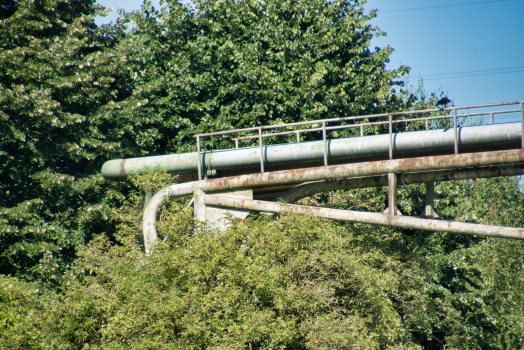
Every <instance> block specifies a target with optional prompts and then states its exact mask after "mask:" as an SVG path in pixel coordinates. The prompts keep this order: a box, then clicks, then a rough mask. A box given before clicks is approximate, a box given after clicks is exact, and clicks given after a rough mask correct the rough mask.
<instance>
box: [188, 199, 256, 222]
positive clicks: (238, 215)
mask: <svg viewBox="0 0 524 350" xmlns="http://www.w3.org/2000/svg"><path fill="white" fill-rule="evenodd" d="M194 195H195V204H194V205H195V207H194V208H195V218H196V219H197V220H198V221H200V222H204V223H205V227H206V228H207V229H211V230H219V231H225V230H227V229H228V228H229V227H230V226H231V222H230V221H229V219H234V220H238V221H242V220H244V219H245V218H246V217H247V215H248V214H249V213H250V212H251V211H250V210H243V209H224V208H218V207H210V206H207V205H205V204H204V201H203V196H205V195H206V194H205V193H204V191H202V190H201V189H195V192H194ZM211 196H219V197H226V198H240V199H249V200H253V190H241V191H232V192H222V193H214V194H212V195H211Z"/></svg>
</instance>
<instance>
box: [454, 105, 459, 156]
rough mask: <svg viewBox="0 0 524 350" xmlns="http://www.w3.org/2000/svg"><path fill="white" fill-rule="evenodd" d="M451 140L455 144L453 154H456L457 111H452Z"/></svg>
mask: <svg viewBox="0 0 524 350" xmlns="http://www.w3.org/2000/svg"><path fill="white" fill-rule="evenodd" d="M453 140H454V142H455V154H458V153H459V151H458V135H457V109H456V108H454V109H453Z"/></svg>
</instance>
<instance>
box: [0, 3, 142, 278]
mask: <svg viewBox="0 0 524 350" xmlns="http://www.w3.org/2000/svg"><path fill="white" fill-rule="evenodd" d="M2 6H6V8H7V9H8V10H7V12H3V10H2V16H3V17H2V18H1V23H0V62H1V63H0V135H1V137H0V161H1V162H2V168H1V169H0V193H1V195H0V232H1V239H0V269H1V270H2V272H3V273H6V274H12V275H17V276H20V277H23V278H26V279H28V280H41V281H47V282H46V283H49V284H51V285H58V284H60V278H59V275H60V274H61V273H63V272H64V271H65V270H66V269H67V267H68V266H69V265H70V264H71V263H72V262H73V260H74V258H75V251H76V249H77V247H78V246H81V245H83V244H84V243H85V242H87V241H89V240H90V239H91V238H92V237H93V235H95V234H104V233H105V234H107V235H108V236H112V235H113V233H114V230H115V222H114V221H113V220H115V212H114V210H113V209H112V208H111V207H112V206H114V205H117V204H119V203H121V201H122V199H123V193H122V186H121V185H117V184H111V183H107V182H105V181H103V179H102V178H101V176H100V175H98V174H99V170H100V167H101V165H102V163H103V161H104V160H106V159H107V158H113V157H119V156H130V155H140V154H143V152H147V150H146V149H139V147H138V145H137V143H138V142H141V141H142V138H141V137H140V136H138V135H142V134H143V131H142V130H139V127H137V126H138V125H137V123H138V124H142V122H143V121H142V120H139V119H136V118H135V119H133V118H132V117H131V116H130V114H129V113H128V114H127V115H119V114H118V111H119V109H118V108H116V107H115V106H116V105H115V101H119V100H122V99H124V98H125V97H126V96H128V95H129V93H130V90H131V85H130V84H131V83H132V81H133V79H132V78H131V77H130V76H129V72H128V70H127V68H126V61H125V50H122V49H123V48H124V49H125V45H124V44H123V43H122V39H123V38H124V35H125V32H124V29H125V28H124V26H123V24H122V23H120V24H117V25H115V26H113V27H103V28H97V27H96V25H95V24H94V22H93V18H94V16H95V15H99V14H102V15H103V14H104V9H103V8H102V7H100V6H98V5H94V4H93V2H92V1H90V0H75V1H62V0H50V1H28V0H24V1H16V2H8V3H7V4H6V5H2ZM4 14H9V15H4ZM122 54H124V56H121V55H122ZM134 126H135V128H133V127H134ZM137 136H138V137H137ZM142 143H143V142H142ZM145 143H147V142H145Z"/></svg>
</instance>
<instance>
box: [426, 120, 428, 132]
mask: <svg viewBox="0 0 524 350" xmlns="http://www.w3.org/2000/svg"><path fill="white" fill-rule="evenodd" d="M426 130H429V120H428V119H426Z"/></svg>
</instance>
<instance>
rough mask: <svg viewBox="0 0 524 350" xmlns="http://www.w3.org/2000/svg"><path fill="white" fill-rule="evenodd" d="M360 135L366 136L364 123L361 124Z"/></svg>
mask: <svg viewBox="0 0 524 350" xmlns="http://www.w3.org/2000/svg"><path fill="white" fill-rule="evenodd" d="M360 136H361V137H362V136H364V127H363V126H362V125H361V126H360Z"/></svg>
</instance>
